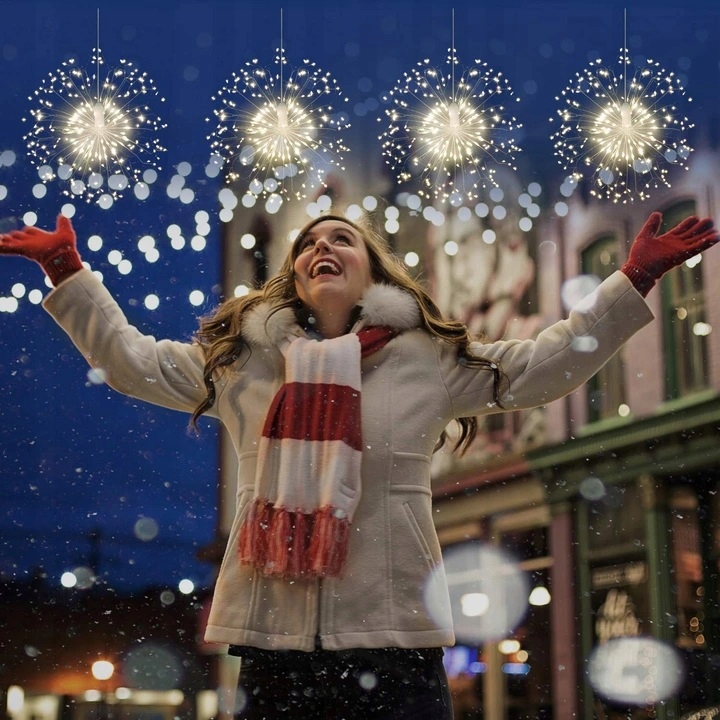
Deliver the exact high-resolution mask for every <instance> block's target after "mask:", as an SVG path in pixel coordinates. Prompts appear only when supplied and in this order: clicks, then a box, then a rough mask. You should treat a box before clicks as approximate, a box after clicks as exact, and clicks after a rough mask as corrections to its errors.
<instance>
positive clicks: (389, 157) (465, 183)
mask: <svg viewBox="0 0 720 720" xmlns="http://www.w3.org/2000/svg"><path fill="white" fill-rule="evenodd" d="M449 52H450V54H449V55H448V59H447V64H448V65H449V66H450V68H449V69H448V70H447V71H443V70H438V69H436V68H434V67H433V66H432V65H431V64H430V60H427V59H425V60H422V61H421V62H419V63H417V65H416V66H415V67H414V68H413V69H412V70H411V71H410V72H407V73H404V74H403V77H402V79H401V80H400V81H399V82H398V84H397V85H396V86H395V87H394V88H393V89H392V90H391V91H390V93H389V96H388V97H387V98H386V99H387V100H388V101H389V102H391V103H392V104H391V107H389V108H388V109H387V110H386V111H385V113H386V115H387V117H388V118H389V119H390V124H389V126H388V128H387V130H385V132H383V133H382V134H381V135H380V136H379V139H380V140H382V141H383V143H382V152H383V155H384V156H385V158H386V161H387V163H388V165H390V167H391V168H392V170H393V171H394V172H395V173H396V176H397V179H398V181H399V182H400V183H404V182H408V181H410V180H412V179H413V178H419V180H420V188H419V189H417V190H416V192H417V193H418V195H420V196H421V197H425V198H437V199H442V200H449V201H450V202H451V203H452V204H455V205H456V204H459V203H460V202H464V201H465V200H473V199H475V198H477V190H478V188H481V187H483V188H484V187H488V186H495V185H496V183H495V180H494V175H495V167H494V166H495V165H498V164H502V165H508V166H509V167H511V168H513V169H516V168H515V166H514V161H515V153H516V152H518V151H519V148H518V147H517V145H516V144H515V135H516V131H517V130H518V129H519V128H520V127H522V126H521V125H520V124H519V123H518V122H517V120H516V119H515V117H513V116H512V115H510V114H508V112H507V110H506V107H505V103H506V102H509V101H510V99H511V97H512V95H513V92H512V89H511V88H510V85H509V83H508V81H507V80H506V78H505V77H503V75H502V73H498V72H494V71H493V70H492V69H490V68H489V67H488V65H487V63H484V62H482V61H481V60H476V61H475V63H474V64H473V65H472V66H470V67H469V68H467V69H465V70H463V71H462V72H461V73H460V79H459V81H458V82H457V84H456V83H455V66H456V65H457V64H458V60H457V58H456V57H455V52H454V50H453V49H452V48H451V49H450V51H449ZM516 101H517V99H516ZM379 120H380V121H382V119H379Z"/></svg>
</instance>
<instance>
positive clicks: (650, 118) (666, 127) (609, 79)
mask: <svg viewBox="0 0 720 720" xmlns="http://www.w3.org/2000/svg"><path fill="white" fill-rule="evenodd" d="M618 64H619V65H620V69H619V71H618V72H617V73H616V72H613V70H612V69H611V68H607V67H604V66H603V63H602V60H599V59H598V60H596V61H594V62H593V63H592V64H591V65H590V66H589V67H588V68H586V69H585V70H584V71H583V72H581V73H576V76H575V79H574V80H573V81H572V82H571V83H570V85H568V87H567V88H566V89H565V90H563V92H562V94H561V96H560V97H558V98H556V100H559V101H560V102H561V107H560V108H559V109H558V111H557V115H558V117H559V118H560V123H561V124H560V128H559V129H558V130H557V132H555V133H554V134H553V135H552V136H551V139H552V140H553V142H554V145H555V155H556V156H557V157H558V159H559V162H560V164H561V165H562V166H563V167H564V168H565V169H566V170H571V171H572V176H573V177H574V178H575V179H576V180H580V179H582V178H583V177H584V176H586V175H587V176H589V178H590V180H591V187H590V194H591V195H593V196H595V197H599V198H608V199H611V200H612V201H613V202H616V203H617V202H622V203H627V202H632V201H633V200H634V199H635V198H639V199H640V200H645V199H646V198H647V197H648V196H649V192H650V190H652V189H653V188H657V187H660V186H661V185H665V186H667V187H670V183H669V182H668V171H669V168H671V167H672V166H674V165H678V166H683V165H684V163H685V161H686V160H687V158H688V156H689V155H690V153H691V152H692V148H691V147H690V146H689V145H688V142H687V140H686V138H685V133H686V131H687V130H688V129H690V128H692V127H693V125H692V124H690V123H689V122H688V119H687V117H685V116H684V115H683V113H682V112H681V111H680V109H679V107H678V105H679V104H680V102H682V101H683V98H684V97H685V90H684V89H683V87H682V84H681V83H680V80H679V79H678V77H677V76H676V75H675V74H674V73H672V72H666V71H665V70H663V69H662V68H661V67H660V64H659V63H657V62H655V61H653V60H649V59H648V60H644V61H643V62H642V64H640V65H634V64H633V63H632V62H631V60H630V59H629V58H628V53H627V50H626V49H621V52H620V58H619V60H618ZM687 100H688V101H690V98H687ZM551 120H552V118H551Z"/></svg>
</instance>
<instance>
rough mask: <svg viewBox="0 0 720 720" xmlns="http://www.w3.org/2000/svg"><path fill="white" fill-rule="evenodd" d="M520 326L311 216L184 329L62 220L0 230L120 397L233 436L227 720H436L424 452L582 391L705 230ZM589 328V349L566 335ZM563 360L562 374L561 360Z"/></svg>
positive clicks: (217, 602)
mask: <svg viewBox="0 0 720 720" xmlns="http://www.w3.org/2000/svg"><path fill="white" fill-rule="evenodd" d="M661 220H662V217H661V216H660V214H659V213H653V215H651V216H650V218H649V219H648V221H647V223H646V224H645V227H644V228H643V229H642V230H641V232H640V234H639V235H638V237H637V238H636V239H635V242H634V244H633V246H632V248H631V251H630V255H629V259H628V262H627V263H626V264H625V265H624V266H623V268H622V269H621V270H619V271H617V272H615V273H613V274H612V275H611V276H610V277H608V278H607V279H606V280H605V281H604V282H603V283H601V284H600V286H599V287H598V288H597V289H596V290H595V291H594V292H593V293H592V294H591V295H589V296H588V297H586V298H584V299H583V300H582V301H581V302H580V303H579V304H578V305H577V306H576V307H575V308H574V309H573V310H572V311H571V312H570V315H569V317H568V319H566V320H562V321H560V322H558V323H555V324H554V325H552V326H550V327H548V328H546V329H545V330H543V331H542V332H541V333H540V334H539V335H538V336H537V338H536V339H535V340H526V341H502V340H501V341H497V342H486V341H484V340H483V339H482V338H473V337H471V335H470V333H469V332H468V329H467V327H466V326H465V325H464V324H463V323H460V322H457V321H453V320H450V319H447V318H445V317H443V316H442V314H441V313H440V312H439V310H438V308H437V306H436V305H435V303H434V302H433V300H432V299H431V298H430V296H429V295H428V293H427V292H426V291H425V290H424V289H423V288H422V286H421V285H420V284H419V283H418V282H416V281H415V280H413V279H412V278H410V276H409V275H408V274H407V271H406V270H405V269H404V267H403V265H402V263H401V262H400V261H399V260H398V259H397V258H396V257H395V256H394V255H393V254H392V253H391V252H390V251H389V249H388V247H387V245H386V244H385V243H384V241H383V240H382V238H380V237H379V236H378V235H377V234H376V233H374V232H373V231H372V230H370V229H369V228H365V227H364V226H362V225H360V224H358V223H355V222H352V221H350V220H347V219H346V218H344V217H342V216H341V215H323V216H320V217H318V218H316V219H314V220H313V221H311V222H310V223H308V224H307V225H306V226H305V227H304V228H303V229H302V230H301V231H300V232H299V234H298V236H297V238H296V239H295V242H294V243H293V246H292V248H291V250H290V253H289V254H288V257H287V258H286V260H285V262H284V264H283V265H282V267H281V268H280V270H279V271H278V273H277V274H276V275H275V276H273V277H272V278H271V279H270V280H269V281H268V282H267V283H266V284H265V285H264V287H263V288H262V289H260V290H256V291H254V292H250V293H248V294H247V295H245V296H244V297H240V298H231V299H229V300H226V301H225V302H223V303H222V304H221V305H220V306H219V307H218V308H217V310H216V311H215V312H214V313H213V314H212V315H211V316H209V317H207V318H205V319H204V320H202V321H201V323H200V327H199V329H198V331H197V334H196V338H195V341H194V342H192V343H182V342H174V341H170V340H156V339H155V338H153V337H151V336H149V335H144V334H143V333H141V332H140V331H139V330H138V329H137V328H135V327H133V326H132V325H130V324H129V322H128V320H127V318H126V317H125V315H124V314H123V312H122V310H121V309H120V307H119V306H118V304H117V303H116V302H115V300H114V299H113V298H112V296H111V295H110V294H109V292H108V291H107V290H106V289H105V287H104V286H103V285H102V284H101V282H100V281H99V280H98V279H97V278H96V277H95V275H94V274H93V273H92V272H90V271H89V270H88V269H85V268H84V267H83V264H82V262H81V260H80V256H79V254H78V252H77V248H76V238H75V232H74V230H73V228H72V225H71V223H70V221H69V219H67V218H65V217H64V216H62V215H61V216H60V217H59V218H58V222H57V226H56V229H55V230H54V231H52V232H46V231H43V230H39V229H37V228H31V227H26V228H24V229H23V230H19V231H15V232H12V233H9V234H7V235H2V236H0V254H15V255H21V256H24V257H27V258H29V259H32V260H35V261H36V262H37V263H39V264H40V265H41V266H42V268H43V269H44V271H45V272H46V274H47V275H48V277H49V278H50V280H51V282H52V283H53V285H54V286H55V289H54V290H53V292H52V293H51V294H50V295H49V296H48V298H47V299H46V300H45V303H44V307H45V309H46V310H47V311H48V312H49V313H50V314H51V315H52V317H53V318H54V319H55V320H56V321H57V322H58V324H59V325H60V326H61V327H62V328H63V329H64V330H65V331H66V332H67V334H68V335H69V336H70V338H71V340H72V341H73V343H74V344H75V345H76V346H77V348H78V349H79V350H80V351H81V352H82V354H83V355H84V357H85V358H86V359H87V360H88V362H89V363H90V364H91V365H92V367H93V368H94V369H95V370H96V371H97V372H100V373H102V374H103V377H104V378H105V379H106V382H107V384H108V385H110V386H111V387H113V388H115V389H116V390H118V391H119V392H122V393H125V394H127V395H130V396H132V397H137V398H139V399H141V400H144V401H147V402H150V403H155V404H157V405H161V406H164V407H167V408H172V409H176V410H181V411H184V412H187V413H190V414H191V423H193V424H195V423H196V422H197V419H198V418H199V417H200V416H201V415H203V414H207V415H209V416H210V417H214V418H216V419H218V420H219V421H220V422H222V423H223V424H224V426H225V427H226V429H227V431H228V433H229V435H230V437H231V438H232V441H233V444H234V448H235V451H236V453H237V459H238V478H237V479H238V492H237V507H236V515H235V518H234V521H233V525H232V529H231V532H230V537H229V541H228V546H227V550H226V553H225V558H224V560H223V563H222V566H221V569H220V573H219V576H218V579H217V584H216V588H215V593H214V598H213V603H212V609H211V611H210V615H209V618H208V623H207V630H206V635H205V639H206V641H208V642H213V643H226V644H228V645H229V646H230V652H231V653H232V654H235V655H239V656H241V657H242V658H243V663H242V670H241V675H240V685H241V690H242V692H241V693H240V697H241V698H242V700H243V705H242V708H241V709H240V711H239V713H238V715H237V716H238V718H243V719H253V720H257V719H259V718H264V719H266V720H268V719H273V718H287V717H328V716H331V717H346V718H358V719H359V718H363V720H372V719H376V720H380V719H381V718H388V717H392V718H393V719H394V720H403V719H407V720H410V719H412V720H423V719H426V720H431V719H432V720H448V719H449V718H451V717H452V709H451V706H450V697H449V692H448V687H447V678H446V675H445V671H444V669H443V664H442V655H443V653H442V647H443V646H447V645H452V644H453V642H454V629H453V618H452V613H451V609H450V604H449V599H448V587H447V581H446V578H445V573H444V571H443V561H442V556H441V553H440V544H439V542H438V537H437V534H436V532H435V528H434V525H433V511H432V490H431V482H430V460H431V457H432V455H433V452H434V451H435V450H436V449H437V448H438V446H439V445H441V444H442V443H443V442H444V440H445V428H446V426H447V425H448V423H450V422H451V421H453V420H456V421H457V422H459V423H460V426H461V433H460V438H459V440H458V442H457V444H456V449H458V448H459V449H464V448H465V447H467V445H468V443H469V442H470V441H471V440H472V438H473V436H474V434H475V431H476V427H477V424H476V417H477V416H479V415H487V414H490V413H497V412H502V411H507V410H515V409H519V408H528V407H535V406H538V405H544V404H546V403H548V402H550V401H552V400H555V399H557V398H560V397H562V396H564V395H566V394H567V393H569V392H571V391H572V390H574V389H575V388H577V387H578V386H579V385H581V384H582V383H584V382H585V381H586V380H587V379H588V378H589V377H591V376H592V375H593V374H594V373H595V372H597V371H598V369H599V368H600V367H602V365H603V364H604V363H605V362H607V360H608V359H609V358H610V357H612V355H613V354H614V353H615V352H617V350H618V348H619V347H620V346H621V345H622V344H623V343H624V342H625V341H626V340H627V339H628V338H629V337H631V336H632V335H633V334H634V333H635V332H636V331H637V330H639V329H640V328H641V327H643V326H644V325H645V324H647V323H648V322H650V320H651V319H652V314H651V312H650V310H649V308H648V306H647V304H646V303H645V301H644V299H643V298H644V295H646V294H647V293H648V292H649V290H650V289H651V288H652V286H653V285H654V284H655V281H656V280H657V279H658V278H659V277H661V276H662V275H663V274H664V273H665V272H666V271H667V270H669V269H670V268H672V267H674V266H675V265H677V264H678V263H681V262H683V261H684V260H685V259H686V258H688V257H691V256H692V255H695V254H696V253H698V252H700V251H702V250H703V249H705V248H707V247H709V246H711V245H713V244H714V243H716V242H717V241H718V235H717V233H716V231H715V228H714V226H713V223H712V222H711V221H710V220H699V219H698V218H695V217H692V218H688V219H687V220H685V221H683V222H682V223H680V224H679V225H678V226H677V227H675V228H673V229H672V230H669V231H668V232H666V233H664V234H662V235H659V236H658V235H657V233H658V230H659V227H660V223H661ZM587 336H592V337H594V338H596V340H597V347H596V349H595V352H593V353H588V352H579V351H578V350H577V349H576V344H575V343H574V342H573V339H574V338H578V337H587ZM568 368H571V369H572V372H569V371H568Z"/></svg>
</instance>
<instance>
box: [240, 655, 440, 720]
mask: <svg viewBox="0 0 720 720" xmlns="http://www.w3.org/2000/svg"><path fill="white" fill-rule="evenodd" d="M238 650H239V648H238ZM233 654H240V655H241V657H242V664H241V666H240V682H239V687H238V697H237V700H236V707H237V708H238V712H237V714H236V716H235V717H236V720H276V718H277V719H282V720H285V719H289V718H297V719H298V720H452V717H453V714H452V705H451V701H450V691H449V689H448V684H447V676H446V674H445V668H444V667H443V663H442V656H443V651H442V649H440V648H428V649H422V650H406V649H402V648H382V649H368V650H365V649H356V650H339V651H331V650H315V651H313V652H309V653H308V652H299V651H294V650H282V651H267V650H260V651H259V650H257V649H254V648H253V650H252V651H250V652H249V654H247V655H246V654H243V653H241V652H238V653H234V652H233Z"/></svg>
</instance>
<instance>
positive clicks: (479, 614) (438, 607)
mask: <svg viewBox="0 0 720 720" xmlns="http://www.w3.org/2000/svg"><path fill="white" fill-rule="evenodd" d="M443 560H444V565H445V571H444V575H443V572H442V570H437V571H436V572H434V573H432V574H431V575H430V576H429V578H428V581H427V584H426V587H425V602H426V606H427V609H428V612H429V613H430V615H431V617H433V618H434V620H435V622H437V624H438V625H440V626H441V625H442V624H443V622H444V618H443V608H444V604H443V600H442V597H443V593H442V592H440V588H441V585H442V583H443V582H444V578H445V577H446V578H447V584H448V589H449V592H450V607H451V611H452V621H453V626H454V628H455V634H456V636H457V638H458V642H460V643H464V644H470V645H481V644H482V643H483V642H485V641H487V640H501V639H504V638H506V637H508V636H509V635H511V634H512V631H513V630H514V629H515V628H516V627H517V625H518V624H519V623H520V621H521V620H522V619H523V617H524V616H525V613H526V612H527V609H528V597H529V594H530V584H529V580H528V577H527V574H526V573H525V572H523V571H522V569H521V568H520V567H519V566H518V564H517V561H516V560H515V558H514V557H512V555H510V553H508V552H507V551H506V550H504V549H502V548H499V547H494V546H490V545H483V544H476V543H472V544H464V545H459V546H456V547H454V548H450V549H449V550H448V551H447V552H446V553H444V555H443Z"/></svg>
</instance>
